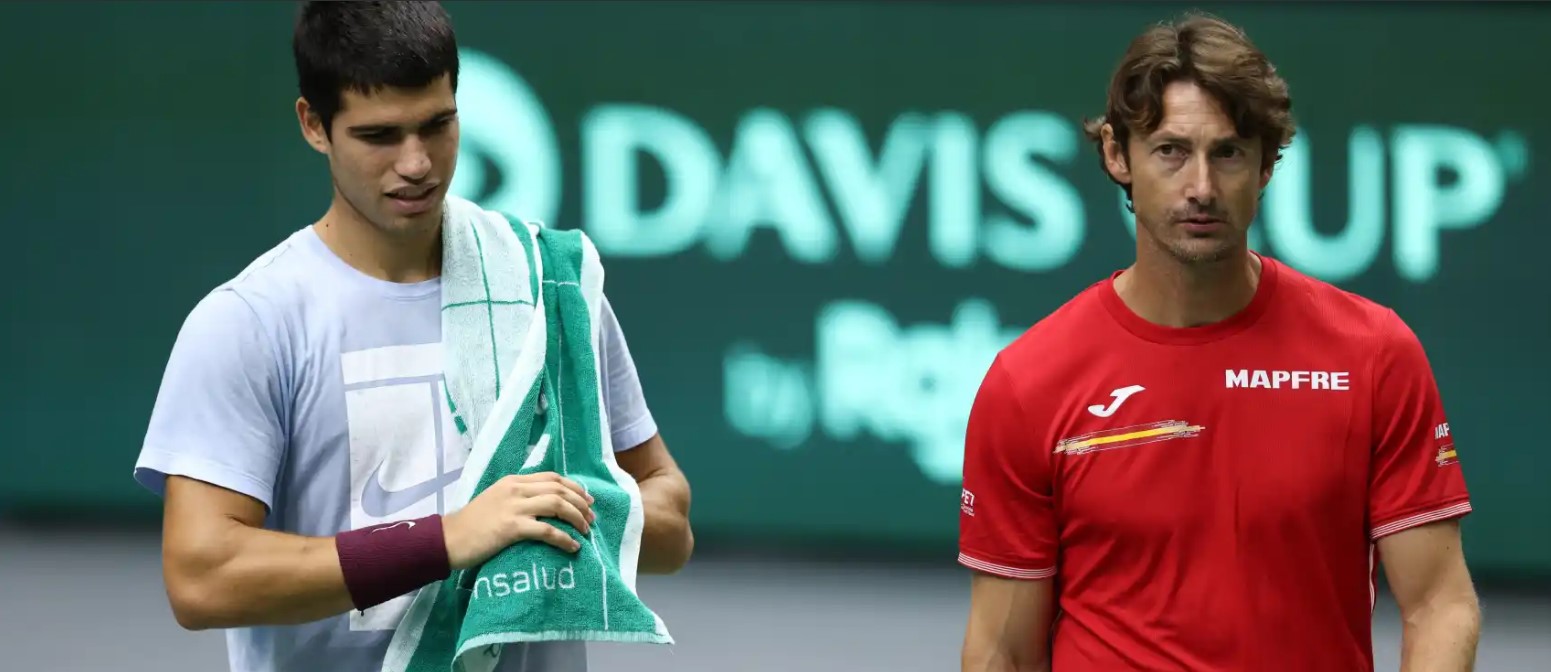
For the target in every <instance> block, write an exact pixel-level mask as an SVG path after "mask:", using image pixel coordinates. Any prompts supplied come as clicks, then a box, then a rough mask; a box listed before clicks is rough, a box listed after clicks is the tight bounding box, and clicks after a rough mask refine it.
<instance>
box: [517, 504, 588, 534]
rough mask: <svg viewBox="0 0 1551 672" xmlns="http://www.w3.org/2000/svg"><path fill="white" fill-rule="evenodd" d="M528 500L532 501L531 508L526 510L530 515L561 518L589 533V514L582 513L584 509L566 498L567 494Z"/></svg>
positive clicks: (583, 532)
mask: <svg viewBox="0 0 1551 672" xmlns="http://www.w3.org/2000/svg"><path fill="white" fill-rule="evenodd" d="M572 496H573V497H574V496H575V495H574V494H573V495H572ZM526 501H528V502H530V503H531V505H530V506H531V508H530V509H529V510H528V511H526V513H527V514H528V515H530V516H533V517H535V518H559V519H561V520H564V521H565V522H567V523H570V524H571V526H572V527H574V528H576V531H578V532H581V533H582V534H588V533H589V527H590V526H589V524H588V522H587V516H585V515H583V514H582V509H580V508H577V506H576V505H575V504H572V503H571V501H570V500H568V499H566V497H565V495H559V494H555V495H544V496H542V497H534V498H532V499H529V500H526Z"/></svg>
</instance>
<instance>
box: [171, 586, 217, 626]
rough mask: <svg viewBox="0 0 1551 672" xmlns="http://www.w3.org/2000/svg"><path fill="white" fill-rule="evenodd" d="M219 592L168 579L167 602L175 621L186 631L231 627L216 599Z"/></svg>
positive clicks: (207, 587)
mask: <svg viewBox="0 0 1551 672" xmlns="http://www.w3.org/2000/svg"><path fill="white" fill-rule="evenodd" d="M216 594H217V592H216V591H215V590H212V589H211V588H210V587H209V586H206V585H201V584H200V583H198V582H195V581H190V580H176V581H175V580H173V579H172V578H171V577H168V581H167V602H168V604H169V606H171V607H172V617H173V620H176V621H177V622H178V626H179V627H181V628H183V629H184V630H189V631H200V630H213V629H217V628H225V627H231V626H232V623H231V619H230V618H229V617H228V615H227V614H226V612H225V610H224V609H223V608H222V607H221V605H220V603H219V601H218V600H217V599H215V597H214V596H215V595H216Z"/></svg>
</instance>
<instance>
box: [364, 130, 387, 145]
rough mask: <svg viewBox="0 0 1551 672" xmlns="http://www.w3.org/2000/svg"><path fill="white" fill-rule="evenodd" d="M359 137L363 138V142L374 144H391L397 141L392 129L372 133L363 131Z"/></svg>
mask: <svg viewBox="0 0 1551 672" xmlns="http://www.w3.org/2000/svg"><path fill="white" fill-rule="evenodd" d="M357 137H359V138H361V140H362V141H363V142H366V143H368V144H372V145H391V144H393V143H394V142H396V141H397V136H396V134H395V133H393V132H392V131H372V132H370V133H362V134H361V135H359V136H357Z"/></svg>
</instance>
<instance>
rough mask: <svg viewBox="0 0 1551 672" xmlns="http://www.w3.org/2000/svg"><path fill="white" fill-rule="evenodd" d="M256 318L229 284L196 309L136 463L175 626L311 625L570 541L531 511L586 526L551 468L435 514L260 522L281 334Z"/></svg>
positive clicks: (277, 437)
mask: <svg viewBox="0 0 1551 672" xmlns="http://www.w3.org/2000/svg"><path fill="white" fill-rule="evenodd" d="M265 326H266V325H265V324H264V323H263V322H262V320H260V319H259V317H258V314H257V313H256V312H255V311H254V310H252V309H251V308H250V307H249V305H248V304H247V303H246V302H245V301H244V300H243V299H242V298H241V297H239V296H237V295H236V294H235V293H234V292H232V291H229V290H222V291H217V292H214V293H212V294H211V295H209V296H208V297H206V298H205V299H204V300H202V301H201V302H200V303H199V305H198V306H196V307H195V309H194V310H193V311H192V312H191V313H190V315H189V317H188V319H187V320H186V321H185V322H184V325H183V327H182V329H181V330H180V332H179V334H178V338H177V342H176V343H175V344H174V346H173V352H172V355H171V356H170V358H169V360H168V364H167V368H166V371H165V373H164V374H163V378H162V384H161V389H160V390H159V391H158V394H157V398H156V405H155V408H154V410H153V411H152V414H151V420H150V425H149V427H148V430H147V433H146V439H145V445H144V447H143V448H142V451H141V454H140V459H139V461H138V462H137V463H136V465H135V477H136V480H138V481H139V482H140V483H141V484H142V485H144V486H145V487H147V488H148V489H150V490H151V491H153V492H156V493H159V494H162V495H163V496H164V500H165V501H164V504H163V507H164V508H163V521H164V522H163V531H162V533H163V544H162V551H163V580H164V581H165V584H166V588H167V595H168V599H169V602H170V604H171V606H172V610H173V614H174V616H175V618H176V619H177V621H178V623H179V624H180V625H182V626H184V627H185V628H189V629H205V628H229V627H240V626H252V625H278V624H293V623H300V622H307V621H313V620H318V619H321V618H325V617H328V616H332V615H336V614H340V613H343V612H345V611H348V610H349V609H351V608H359V609H365V608H369V607H370V606H372V605H374V604H377V603H380V602H381V601H384V600H385V599H386V598H385V596H384V594H383V593H384V592H385V591H387V592H395V591H396V594H403V593H407V592H409V591H410V590H413V589H414V588H418V587H419V586H420V585H423V584H424V583H429V582H430V581H433V580H436V579H439V578H443V577H445V575H446V574H445V572H447V571H451V570H454V569H463V568H466V567H471V566H474V565H477V564H479V563H481V562H483V561H484V560H486V559H488V558H489V557H490V556H491V555H494V554H495V553H496V552H498V551H499V550H501V549H503V548H506V547H507V546H509V545H511V544H512V543H514V542H516V541H518V540H522V539H533V540H539V541H543V542H546V543H550V544H552V545H555V546H557V547H560V548H566V549H568V550H573V551H574V550H575V549H576V548H577V546H578V545H577V543H576V540H574V539H572V538H571V537H570V536H569V534H567V533H566V532H563V531H561V530H560V529H559V528H557V527H555V526H553V525H550V524H548V523H545V522H543V521H541V520H539V519H540V518H546V517H547V518H560V519H563V520H566V521H567V522H569V523H570V524H571V525H572V526H573V527H576V528H577V529H578V530H579V531H581V533H583V534H585V533H586V530H587V528H588V525H589V524H590V522H591V511H590V506H589V505H590V501H589V499H590V498H589V497H588V496H587V495H586V494H585V491H584V490H583V489H582V488H581V486H580V485H578V484H576V483H574V482H571V481H568V480H566V479H562V478H560V477H559V476H556V475H554V474H533V475H527V476H521V477H517V476H512V477H508V478H506V479H503V480H502V481H500V482H498V483H496V484H495V485H494V486H492V487H490V488H488V489H487V490H485V491H484V492H482V493H480V495H479V496H478V497H476V498H475V499H474V500H473V501H471V502H469V504H468V505H467V506H465V507H463V509H461V510H459V511H458V512H456V513H454V514H452V515H449V516H447V517H446V519H445V520H443V519H441V518H434V519H431V520H424V519H422V522H420V523H416V524H414V525H409V524H406V523H403V522H394V523H388V524H384V525H377V526H373V527H372V528H366V529H363V530H359V531H351V532H348V533H342V534H341V535H339V536H336V537H304V536H298V535H294V534H287V533H283V532H278V531H274V530H269V529H265V526H264V522H265V518H266V516H267V512H268V511H269V508H270V507H271V506H272V504H273V502H272V501H271V498H272V496H273V491H274V482H275V478H276V475H277V474H278V470H279V464H280V461H281V456H282V454H283V452H284V450H285V448H286V438H285V437H286V435H287V434H288V432H287V431H286V428H285V424H286V423H285V421H284V420H283V418H284V413H283V412H282V409H286V408H289V407H290V405H291V404H290V403H289V401H288V396H287V394H286V393H285V389H286V388H287V387H288V386H287V385H286V384H285V381H284V380H283V375H282V372H283V371H284V370H285V368H286V367H284V366H283V364H282V361H283V360H282V359H281V358H280V357H279V352H280V349H279V348H278V347H277V346H276V344H277V343H278V342H279V340H280V339H279V338H278V336H277V335H276V334H275V333H274V332H272V331H269V330H267V329H266V328H265ZM427 532H430V533H431V534H427ZM346 535H350V536H348V537H347V536H346ZM345 542H353V543H345ZM400 542H402V543H400ZM396 543H397V544H399V545H398V546H395V544H396ZM414 549H418V551H417V552H409V551H411V550H414ZM430 550H435V551H436V554H435V555H434V556H432V555H428V551H430ZM341 551H345V552H344V553H342V552H341ZM342 556H345V557H342ZM411 565H413V566H411ZM352 570H353V571H352ZM400 570H402V571H400ZM395 572H397V573H398V574H397V576H400V577H410V578H415V579H416V581H415V582H414V583H415V584H416V585H401V584H406V580H403V579H400V580H397V581H395V580H393V579H394V578H395V576H396V575H395ZM347 574H349V575H350V576H347ZM436 574H440V576H435V575H436ZM385 578H386V580H385Z"/></svg>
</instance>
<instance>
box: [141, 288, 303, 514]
mask: <svg viewBox="0 0 1551 672" xmlns="http://www.w3.org/2000/svg"><path fill="white" fill-rule="evenodd" d="M279 372H280V363H279V359H278V357H277V356H276V349H275V347H274V345H273V340H272V335H271V333H270V332H269V331H267V330H266V329H265V327H264V325H263V324H262V323H261V321H260V320H259V318H258V315H257V314H256V313H255V312H254V311H253V309H252V308H251V307H250V306H249V304H248V303H247V302H246V301H245V300H243V298H242V297H241V296H239V295H237V294H236V293H235V292H233V291H231V290H229V289H221V290H217V291H215V292H212V293H211V294H209V295H207V296H206V297H205V298H204V299H202V300H201V301H200V302H199V304H198V305H196V306H195V307H194V309H193V310H192V311H191V312H190V313H189V316H188V318H187V319H186V320H185V321H184V323H183V326H182V328H181V329H180V330H179V332H178V338H177V341H176V342H175V343H174V344H173V348H172V354H171V356H170V357H169V358H168V360H167V368H166V370H165V372H164V373H163V375H162V382H161V388H160V390H159V391H158V392H157V396H156V404H155V407H154V408H153V409H152V411H151V421H150V425H149V427H148V428H147V430H146V436H145V443H144V445H143V446H142V447H141V452H140V457H139V460H138V461H136V463H135V470H134V476H135V480H136V481H137V482H139V483H140V484H141V485H142V486H144V487H145V488H147V489H148V490H150V491H152V492H154V493H156V494H157V495H158V496H160V495H161V494H162V493H163V492H164V490H165V486H166V480H167V477H168V476H170V475H177V476H184V477H188V478H192V479H195V480H199V481H204V482H207V483H210V484H212V485H216V486H220V487H222V488H226V489H228V490H233V491H236V492H239V493H242V494H244V495H247V496H249V497H252V498H254V499H257V500H258V501H260V502H263V504H264V506H265V507H266V508H272V507H273V504H274V486H275V479H276V475H277V474H278V472H279V469H280V463H281V456H282V455H283V453H284V450H285V445H286V441H285V436H286V434H285V431H284V429H283V423H282V415H281V409H282V408H283V403H282V401H281V400H282V396H283V395H282V392H281V377H280V373H279Z"/></svg>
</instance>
